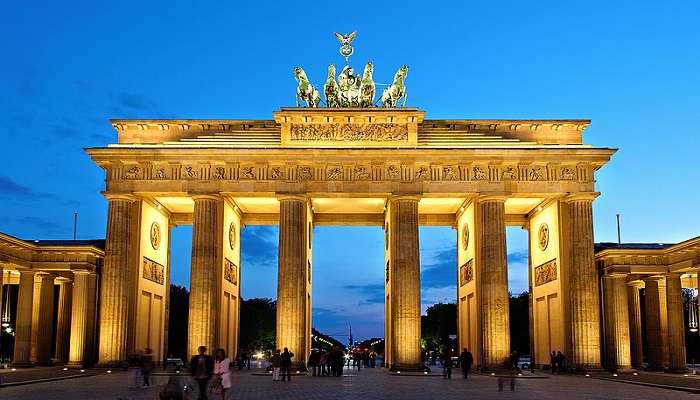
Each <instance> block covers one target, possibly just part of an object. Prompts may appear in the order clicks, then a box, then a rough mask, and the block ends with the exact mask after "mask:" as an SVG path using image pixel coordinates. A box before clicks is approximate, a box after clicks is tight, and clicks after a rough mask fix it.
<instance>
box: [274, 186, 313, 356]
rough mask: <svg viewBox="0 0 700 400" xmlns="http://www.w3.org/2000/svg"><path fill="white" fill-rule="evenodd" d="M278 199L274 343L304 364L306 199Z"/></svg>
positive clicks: (293, 197)
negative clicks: (277, 255) (275, 326)
mask: <svg viewBox="0 0 700 400" xmlns="http://www.w3.org/2000/svg"><path fill="white" fill-rule="evenodd" d="M279 201H280V225H279V226H280V228H279V235H280V236H279V266H278V271H277V274H278V275H277V347H278V348H280V349H283V348H285V347H287V348H289V351H291V352H293V353H294V360H293V362H294V363H295V365H296V366H298V367H302V366H304V365H305V362H306V357H307V356H308V355H307V354H305V351H306V348H307V343H308V341H309V340H311V338H309V337H307V330H306V319H307V315H306V313H307V307H306V302H307V293H306V279H307V271H306V270H307V259H308V256H307V250H308V247H307V236H308V232H307V225H308V224H307V219H308V218H307V213H308V210H307V201H308V200H307V199H306V198H305V197H302V196H282V197H280V198H279Z"/></svg>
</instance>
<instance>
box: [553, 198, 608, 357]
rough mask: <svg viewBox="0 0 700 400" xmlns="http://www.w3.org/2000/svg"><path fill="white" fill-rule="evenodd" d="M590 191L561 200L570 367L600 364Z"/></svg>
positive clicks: (598, 316)
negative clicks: (566, 279)
mask: <svg viewBox="0 0 700 400" xmlns="http://www.w3.org/2000/svg"><path fill="white" fill-rule="evenodd" d="M594 198H595V195H594V194H579V195H571V196H569V197H567V198H566V199H565V200H564V201H563V202H562V209H563V211H564V218H562V222H563V224H562V231H563V232H564V234H563V235H562V240H563V241H564V243H563V248H564V249H566V251H563V252H562V258H564V262H565V265H566V266H567V269H568V274H567V275H566V276H568V304H566V305H565V307H566V308H567V309H568V313H565V314H567V316H568V320H569V324H570V326H569V329H570V331H569V335H568V336H569V337H568V338H566V339H567V340H566V342H567V345H568V347H569V349H570V352H571V354H570V355H567V363H569V365H570V366H571V367H573V368H574V369H579V370H586V369H597V368H600V356H601V354H600V350H601V349H600V345H601V343H600V298H599V296H600V290H599V282H598V271H597V269H596V266H595V262H594V257H593V255H594V249H593V209H592V206H593V199H594Z"/></svg>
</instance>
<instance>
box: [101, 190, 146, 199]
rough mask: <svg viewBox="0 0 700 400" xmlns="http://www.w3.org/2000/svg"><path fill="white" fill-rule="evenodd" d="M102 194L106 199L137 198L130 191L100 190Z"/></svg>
mask: <svg viewBox="0 0 700 400" xmlns="http://www.w3.org/2000/svg"><path fill="white" fill-rule="evenodd" d="M102 195H103V196H104V197H105V198H106V199H107V200H108V201H112V200H125V201H136V200H138V198H137V197H136V196H134V195H133V194H131V193H108V192H102Z"/></svg>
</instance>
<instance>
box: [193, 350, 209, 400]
mask: <svg viewBox="0 0 700 400" xmlns="http://www.w3.org/2000/svg"><path fill="white" fill-rule="evenodd" d="M198 351H199V354H198V355H196V356H193V357H192V359H190V374H192V377H193V378H194V379H195V380H196V381H197V386H198V387H199V396H198V397H197V399H198V400H207V384H208V383H209V379H211V376H212V374H213V373H214V359H213V358H212V357H211V356H210V355H207V348H206V347H205V346H199V349H198Z"/></svg>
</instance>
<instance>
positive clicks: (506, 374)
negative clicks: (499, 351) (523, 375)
mask: <svg viewBox="0 0 700 400" xmlns="http://www.w3.org/2000/svg"><path fill="white" fill-rule="evenodd" d="M496 375H498V391H499V392H502V391H503V384H504V383H505V381H506V380H509V381H510V391H511V392H513V391H515V369H514V368H513V363H512V362H511V359H510V358H506V359H505V360H503V362H502V363H501V366H500V367H498V368H496Z"/></svg>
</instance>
